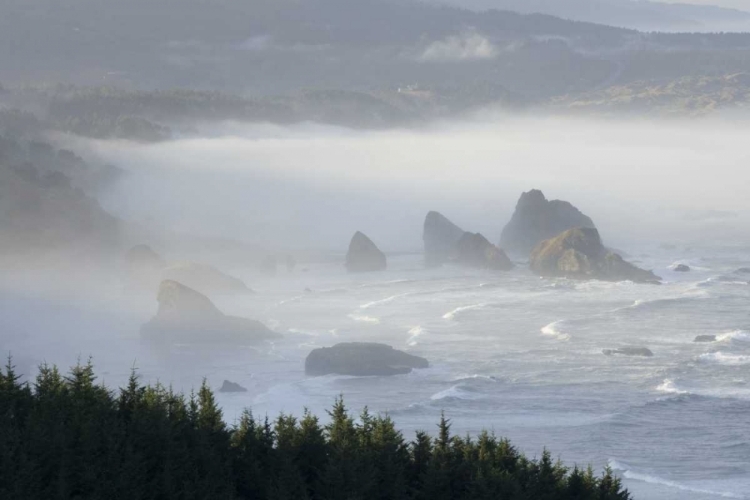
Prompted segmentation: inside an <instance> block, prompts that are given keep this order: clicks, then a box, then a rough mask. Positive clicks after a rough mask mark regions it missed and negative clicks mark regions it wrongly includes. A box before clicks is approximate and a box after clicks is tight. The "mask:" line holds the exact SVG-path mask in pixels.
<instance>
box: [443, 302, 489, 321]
mask: <svg viewBox="0 0 750 500" xmlns="http://www.w3.org/2000/svg"><path fill="white" fill-rule="evenodd" d="M486 305H487V304H473V305H470V306H462V307H457V308H455V309H453V310H452V311H449V312H447V313H445V314H444V315H443V319H456V316H457V315H458V314H461V313H462V312H465V311H473V310H475V309H482V308H483V307H485V306H486Z"/></svg>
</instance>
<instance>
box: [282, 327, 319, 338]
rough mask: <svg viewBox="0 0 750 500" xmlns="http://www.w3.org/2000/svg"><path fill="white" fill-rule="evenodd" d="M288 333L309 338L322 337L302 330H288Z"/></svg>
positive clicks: (316, 333)
mask: <svg viewBox="0 0 750 500" xmlns="http://www.w3.org/2000/svg"><path fill="white" fill-rule="evenodd" d="M287 332H289V333H292V334H297V335H306V336H308V337H320V334H319V333H318V332H313V331H310V330H302V329H300V328H290V329H288V330H287Z"/></svg>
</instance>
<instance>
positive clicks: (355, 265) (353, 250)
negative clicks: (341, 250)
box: [346, 231, 387, 273]
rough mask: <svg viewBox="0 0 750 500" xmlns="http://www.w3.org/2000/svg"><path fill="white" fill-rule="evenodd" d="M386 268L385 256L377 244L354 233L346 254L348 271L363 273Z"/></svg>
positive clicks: (360, 234) (358, 233)
mask: <svg viewBox="0 0 750 500" xmlns="http://www.w3.org/2000/svg"><path fill="white" fill-rule="evenodd" d="M386 266H387V263H386V259H385V254H384V253H383V252H381V251H380V249H379V248H378V247H377V246H375V243H373V242H372V240H371V239H370V238H368V237H367V236H365V235H364V234H362V233H360V232H359V231H357V232H356V233H354V236H353V237H352V241H351V242H350V243H349V252H348V253H347V254H346V269H347V270H348V271H349V272H350V273H361V272H368V271H382V270H384V269H385V268H386Z"/></svg>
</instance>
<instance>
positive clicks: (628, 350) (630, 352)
mask: <svg viewBox="0 0 750 500" xmlns="http://www.w3.org/2000/svg"><path fill="white" fill-rule="evenodd" d="M602 353H603V354H604V355H605V356H641V357H645V358H650V357H652V356H653V355H654V353H653V352H651V350H650V349H647V348H645V347H620V348H619V349H604V350H602Z"/></svg>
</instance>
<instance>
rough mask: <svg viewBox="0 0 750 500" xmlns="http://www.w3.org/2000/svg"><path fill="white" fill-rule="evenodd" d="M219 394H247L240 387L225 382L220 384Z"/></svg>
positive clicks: (245, 390)
mask: <svg viewBox="0 0 750 500" xmlns="http://www.w3.org/2000/svg"><path fill="white" fill-rule="evenodd" d="M219 392H247V389H245V388H244V387H242V386H241V385H240V384H236V383H234V382H230V381H229V380H225V381H224V383H223V384H221V388H220V389H219Z"/></svg>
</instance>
